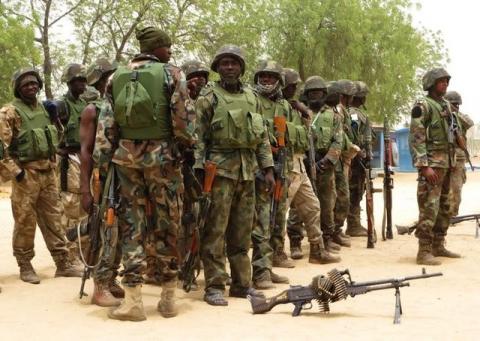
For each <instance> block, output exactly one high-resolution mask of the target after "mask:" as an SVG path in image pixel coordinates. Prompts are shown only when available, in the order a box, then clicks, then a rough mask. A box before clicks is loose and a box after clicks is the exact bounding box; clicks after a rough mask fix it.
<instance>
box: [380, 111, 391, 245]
mask: <svg viewBox="0 0 480 341" xmlns="http://www.w3.org/2000/svg"><path fill="white" fill-rule="evenodd" d="M383 145H384V149H385V150H384V158H383V159H384V160H383V161H384V162H383V172H384V176H383V201H384V203H383V208H384V209H383V219H382V239H383V240H387V239H393V231H392V190H393V177H392V176H393V170H392V167H391V166H392V165H391V160H392V144H391V141H390V131H389V126H388V119H387V115H385V118H384V121H383Z"/></svg>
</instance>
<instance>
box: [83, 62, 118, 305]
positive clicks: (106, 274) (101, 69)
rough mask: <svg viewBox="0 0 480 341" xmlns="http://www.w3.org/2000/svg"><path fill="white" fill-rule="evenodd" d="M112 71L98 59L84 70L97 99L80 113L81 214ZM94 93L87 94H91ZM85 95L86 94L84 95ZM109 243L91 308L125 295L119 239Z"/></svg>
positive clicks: (86, 206)
mask: <svg viewBox="0 0 480 341" xmlns="http://www.w3.org/2000/svg"><path fill="white" fill-rule="evenodd" d="M115 68H116V67H114V66H113V65H112V64H111V63H110V62H109V61H108V60H107V59H106V58H99V59H97V60H96V61H95V62H94V63H93V64H92V65H91V66H90V67H89V68H88V70H87V75H86V76H87V83H88V85H89V86H90V87H93V90H94V91H95V92H96V93H97V94H98V98H97V99H93V97H92V98H91V101H90V102H89V104H88V105H87V106H86V107H85V109H84V110H83V112H82V116H81V117H82V118H81V122H80V141H81V149H80V161H81V165H80V191H81V193H82V207H83V210H84V211H85V212H87V213H89V214H92V207H93V196H92V193H91V190H90V179H91V176H92V171H93V169H94V168H97V169H98V165H95V164H94V162H93V158H92V154H93V150H94V146H95V134H96V131H97V120H98V116H99V114H100V112H101V111H102V110H111V108H110V104H109V102H108V101H107V100H106V98H105V97H104V96H105V88H106V85H107V80H108V77H109V76H110V75H111V74H112V73H113V72H114V71H115ZM93 90H92V91H90V92H92V93H93ZM84 94H85V93H84ZM99 172H100V173H101V175H100V178H101V180H103V181H102V183H105V179H106V176H107V174H106V172H105V170H104V169H99ZM113 239H114V240H111V241H110V243H108V242H107V241H106V240H105V243H104V245H103V254H102V259H101V260H100V263H99V265H98V267H97V268H96V269H95V271H94V274H93V280H94V291H93V295H92V304H96V305H99V306H102V307H109V306H115V305H119V304H120V300H119V298H123V296H124V292H123V290H122V289H121V288H120V287H119V286H118V284H117V281H116V277H117V275H118V268H119V265H120V260H121V256H122V250H121V248H120V246H121V245H120V243H118V242H117V241H118V239H119V238H113Z"/></svg>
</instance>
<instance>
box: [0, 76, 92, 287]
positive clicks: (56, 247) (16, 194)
mask: <svg viewBox="0 0 480 341" xmlns="http://www.w3.org/2000/svg"><path fill="white" fill-rule="evenodd" d="M42 85H43V82H42V79H41V78H40V75H39V74H38V72H37V71H36V70H34V69H24V70H20V71H17V72H16V73H15V74H14V75H13V92H14V95H15V99H14V100H13V101H12V102H11V103H9V104H7V105H5V106H4V107H3V108H2V109H0V141H1V142H0V150H1V151H2V153H0V154H2V158H1V160H0V174H2V177H4V178H5V179H6V180H12V196H11V201H12V212H13V218H14V220H15V226H14V230H13V241H12V244H13V255H14V256H15V258H16V259H17V263H18V266H19V267H20V279H21V280H22V281H24V282H27V283H33V284H38V283H40V278H39V277H38V276H37V274H36V273H35V270H34V269H33V267H32V264H31V262H30V261H31V260H32V258H33V257H34V255H35V251H34V249H33V247H34V238H35V229H36V225H37V223H38V226H39V228H40V231H41V232H42V235H43V238H44V240H45V243H46V244H47V248H48V250H49V251H50V254H51V255H52V257H53V260H54V261H55V264H56V265H57V271H56V272H55V277H81V276H82V272H81V270H80V269H78V268H76V267H74V266H73V265H72V264H71V263H70V261H69V259H68V250H67V248H66V244H65V243H66V239H65V233H64V231H63V230H62V227H61V225H60V218H61V206H60V202H59V201H58V189H57V177H56V175H55V152H56V147H57V143H58V132H57V129H56V127H55V126H54V124H53V123H52V122H51V121H50V118H49V116H48V113H47V111H46V110H45V108H44V107H43V105H42V104H41V103H40V102H39V101H38V100H37V95H38V92H39V91H40V89H41V88H42Z"/></svg>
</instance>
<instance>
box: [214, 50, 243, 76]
mask: <svg viewBox="0 0 480 341" xmlns="http://www.w3.org/2000/svg"><path fill="white" fill-rule="evenodd" d="M227 56H229V57H233V58H236V59H237V60H238V61H239V62H240V65H241V66H242V75H243V74H244V73H245V57H244V53H243V50H242V49H241V48H240V47H238V46H236V45H224V46H222V47H221V48H220V49H219V50H218V51H217V53H216V54H215V57H213V61H212V65H210V69H212V70H213V71H215V72H218V71H217V67H218V62H219V61H220V59H222V57H227Z"/></svg>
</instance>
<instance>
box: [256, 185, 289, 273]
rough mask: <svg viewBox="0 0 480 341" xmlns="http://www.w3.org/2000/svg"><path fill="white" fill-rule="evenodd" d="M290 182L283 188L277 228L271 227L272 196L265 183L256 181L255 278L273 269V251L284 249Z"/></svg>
mask: <svg viewBox="0 0 480 341" xmlns="http://www.w3.org/2000/svg"><path fill="white" fill-rule="evenodd" d="M287 193H288V182H287V183H286V184H285V185H284V186H283V188H282V194H281V198H280V202H279V203H278V208H277V212H276V215H275V226H274V227H273V228H272V226H271V225H270V209H271V207H272V194H271V193H268V192H266V186H265V182H264V181H263V178H262V179H259V178H257V179H256V180H255V223H254V225H253V230H252V246H253V251H252V268H253V278H257V277H258V276H260V275H261V274H263V273H264V272H265V271H266V270H271V269H272V261H273V250H276V249H277V248H279V247H283V244H284V240H285V232H284V231H285V220H286V214H287V212H286V210H287Z"/></svg>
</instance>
